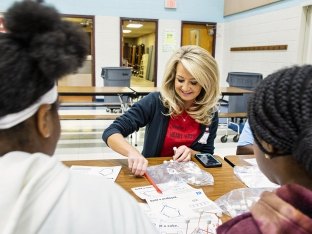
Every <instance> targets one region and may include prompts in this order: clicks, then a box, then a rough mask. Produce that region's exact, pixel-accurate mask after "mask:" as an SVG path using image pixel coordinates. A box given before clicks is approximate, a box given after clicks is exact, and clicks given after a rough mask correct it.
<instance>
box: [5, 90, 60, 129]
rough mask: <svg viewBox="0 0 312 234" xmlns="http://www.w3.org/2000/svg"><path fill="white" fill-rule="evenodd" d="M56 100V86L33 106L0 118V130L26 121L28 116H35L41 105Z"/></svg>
mask: <svg viewBox="0 0 312 234" xmlns="http://www.w3.org/2000/svg"><path fill="white" fill-rule="evenodd" d="M56 100H57V88H56V85H54V86H53V88H52V89H50V90H49V91H48V92H46V93H45V94H44V95H42V96H41V97H40V98H39V99H38V100H37V101H36V102H35V103H34V104H32V105H31V106H29V107H27V108H26V109H24V110H22V111H20V112H17V113H13V114H8V115H6V116H3V117H1V118H0V129H8V128H11V127H13V126H15V125H17V124H19V123H21V122H23V121H24V120H26V119H28V118H29V117H30V116H32V115H33V114H35V113H36V112H37V110H38V109H39V107H40V106H41V105H42V104H52V103H54V102H55V101H56Z"/></svg>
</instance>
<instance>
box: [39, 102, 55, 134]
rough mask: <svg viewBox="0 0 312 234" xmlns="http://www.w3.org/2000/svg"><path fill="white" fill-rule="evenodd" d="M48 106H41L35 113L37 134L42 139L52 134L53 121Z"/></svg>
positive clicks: (49, 106)
mask: <svg viewBox="0 0 312 234" xmlns="http://www.w3.org/2000/svg"><path fill="white" fill-rule="evenodd" d="M51 108H52V106H51V105H50V104H43V105H41V106H40V107H39V109H38V111H37V127H38V132H39V134H40V135H41V136H42V137H44V138H49V137H50V136H51V134H52V128H53V126H52V125H53V124H52V123H53V121H52V115H51V111H50V110H51Z"/></svg>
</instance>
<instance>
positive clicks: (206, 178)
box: [147, 161, 214, 186]
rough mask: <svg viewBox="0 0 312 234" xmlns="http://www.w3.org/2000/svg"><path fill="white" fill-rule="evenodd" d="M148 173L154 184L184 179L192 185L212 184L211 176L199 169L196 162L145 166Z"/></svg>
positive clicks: (173, 162)
mask: <svg viewBox="0 0 312 234" xmlns="http://www.w3.org/2000/svg"><path fill="white" fill-rule="evenodd" d="M147 172H148V174H149V175H150V176H151V177H152V178H153V180H154V182H155V183H156V184H162V183H175V182H181V181H184V182H186V183H188V184H190V185H194V186H205V185H213V184H214V179H213V176H212V175H211V174H210V173H208V172H206V171H203V170H202V169H200V168H199V167H198V166H197V165H196V163H194V162H192V161H189V162H176V161H169V162H164V163H163V164H161V165H157V166H150V167H148V168H147Z"/></svg>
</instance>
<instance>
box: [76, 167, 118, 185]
mask: <svg viewBox="0 0 312 234" xmlns="http://www.w3.org/2000/svg"><path fill="white" fill-rule="evenodd" d="M70 169H71V171H72V172H73V173H83V174H89V175H94V176H101V177H103V179H106V180H110V181H112V182H114V181H115V180H116V178H117V176H118V174H119V172H120V170H121V166H115V167H92V166H71V167H70Z"/></svg>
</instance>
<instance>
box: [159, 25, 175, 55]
mask: <svg viewBox="0 0 312 234" xmlns="http://www.w3.org/2000/svg"><path fill="white" fill-rule="evenodd" d="M176 38H177V36H176V32H175V31H174V30H169V29H168V30H165V32H164V34H163V47H162V49H163V52H171V51H174V50H175V49H176V48H177V40H176Z"/></svg>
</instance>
